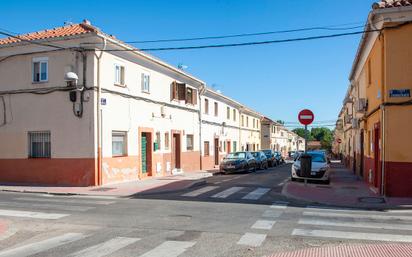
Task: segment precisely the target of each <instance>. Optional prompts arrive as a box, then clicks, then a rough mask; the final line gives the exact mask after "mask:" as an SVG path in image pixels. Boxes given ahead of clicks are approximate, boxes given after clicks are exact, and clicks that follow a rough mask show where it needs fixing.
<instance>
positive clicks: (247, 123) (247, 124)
mask: <svg viewBox="0 0 412 257" xmlns="http://www.w3.org/2000/svg"><path fill="white" fill-rule="evenodd" d="M246 127H249V117H248V116H246Z"/></svg>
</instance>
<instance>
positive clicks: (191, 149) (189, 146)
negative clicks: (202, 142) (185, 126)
mask: <svg viewBox="0 0 412 257" xmlns="http://www.w3.org/2000/svg"><path fill="white" fill-rule="evenodd" d="M189 138H191V139H192V142H191V145H189V140H188V139H189ZM194 141H195V136H194V135H193V134H187V135H186V151H193V150H194V148H195V142H194Z"/></svg>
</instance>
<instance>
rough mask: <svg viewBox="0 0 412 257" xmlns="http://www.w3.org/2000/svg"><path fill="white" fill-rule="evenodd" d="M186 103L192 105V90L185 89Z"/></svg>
mask: <svg viewBox="0 0 412 257" xmlns="http://www.w3.org/2000/svg"><path fill="white" fill-rule="evenodd" d="M186 103H187V104H193V88H190V87H188V88H186Z"/></svg>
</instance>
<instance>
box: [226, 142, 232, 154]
mask: <svg viewBox="0 0 412 257" xmlns="http://www.w3.org/2000/svg"><path fill="white" fill-rule="evenodd" d="M226 150H227V153H231V152H232V150H231V147H230V140H228V141H226Z"/></svg>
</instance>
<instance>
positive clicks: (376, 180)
mask: <svg viewBox="0 0 412 257" xmlns="http://www.w3.org/2000/svg"><path fill="white" fill-rule="evenodd" d="M379 141H380V129H379V126H376V127H375V129H374V142H373V144H374V146H373V153H374V186H375V187H376V188H379V185H380V180H381V177H380V172H379V171H380V168H379V167H380V160H379V159H380V147H379Z"/></svg>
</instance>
